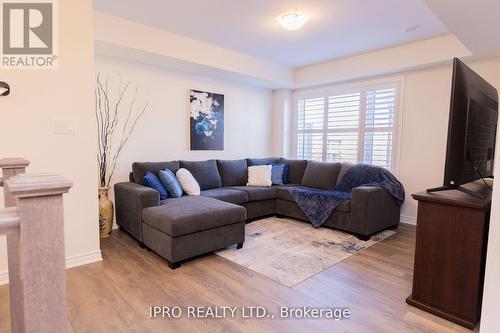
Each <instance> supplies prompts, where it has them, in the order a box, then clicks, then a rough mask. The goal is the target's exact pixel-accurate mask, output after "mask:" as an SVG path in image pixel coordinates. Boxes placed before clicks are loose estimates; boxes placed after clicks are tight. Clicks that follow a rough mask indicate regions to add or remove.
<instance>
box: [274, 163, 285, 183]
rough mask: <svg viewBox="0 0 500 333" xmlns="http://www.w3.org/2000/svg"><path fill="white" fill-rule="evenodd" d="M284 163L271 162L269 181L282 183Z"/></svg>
mask: <svg viewBox="0 0 500 333" xmlns="http://www.w3.org/2000/svg"><path fill="white" fill-rule="evenodd" d="M285 169H286V164H285V163H280V164H273V165H272V170H271V182H272V183H273V185H283V184H284V183H285V182H284V177H285Z"/></svg>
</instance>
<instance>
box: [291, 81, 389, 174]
mask: <svg viewBox="0 0 500 333" xmlns="http://www.w3.org/2000/svg"><path fill="white" fill-rule="evenodd" d="M396 87H397V85H396V84H392V85H385V86H380V87H362V88H358V89H353V90H351V91H350V92H347V93H342V94H336V93H327V94H323V95H322V96H314V97H311V98H299V99H298V101H297V128H296V129H297V136H296V140H297V141H296V142H297V146H296V148H297V150H296V151H297V158H301V159H311V160H320V161H328V162H333V161H349V162H353V163H368V164H374V165H378V166H381V167H384V168H387V169H391V168H392V167H393V157H394V137H395V127H394V123H395V114H396V97H397V88H396Z"/></svg>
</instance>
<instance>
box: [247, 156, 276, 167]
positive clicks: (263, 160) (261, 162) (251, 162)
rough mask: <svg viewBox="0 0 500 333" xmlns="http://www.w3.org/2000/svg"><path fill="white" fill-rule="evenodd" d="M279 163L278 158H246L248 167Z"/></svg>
mask: <svg viewBox="0 0 500 333" xmlns="http://www.w3.org/2000/svg"><path fill="white" fill-rule="evenodd" d="M279 162H280V158H279V157H268V158H247V164H248V166H254V165H268V164H278V163H279Z"/></svg>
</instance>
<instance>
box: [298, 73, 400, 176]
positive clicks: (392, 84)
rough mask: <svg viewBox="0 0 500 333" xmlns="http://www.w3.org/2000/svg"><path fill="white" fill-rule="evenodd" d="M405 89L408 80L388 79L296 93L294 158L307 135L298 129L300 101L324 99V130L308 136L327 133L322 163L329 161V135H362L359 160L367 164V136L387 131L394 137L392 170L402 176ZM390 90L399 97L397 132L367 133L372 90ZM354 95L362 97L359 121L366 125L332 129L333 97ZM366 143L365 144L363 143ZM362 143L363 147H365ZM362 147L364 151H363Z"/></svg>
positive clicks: (324, 135)
mask: <svg viewBox="0 0 500 333" xmlns="http://www.w3.org/2000/svg"><path fill="white" fill-rule="evenodd" d="M404 87H405V78H404V77H403V76H396V77H390V78H386V79H374V80H364V81H356V82H352V83H348V84H335V85H328V86H323V87H320V88H312V89H300V90H295V91H294V93H293V98H292V101H293V117H292V133H293V135H292V147H293V148H292V149H293V151H292V153H293V156H294V158H297V153H298V152H297V150H298V149H297V148H298V147H297V143H298V134H299V133H300V132H302V133H305V132H304V131H302V130H300V131H299V129H298V113H299V110H298V101H299V100H301V99H311V98H321V97H322V98H324V101H325V103H324V112H323V116H324V120H323V129H321V130H314V131H307V132H308V133H313V132H315V133H323V143H322V146H323V147H322V160H323V161H325V159H326V157H327V154H326V153H327V149H328V148H327V146H328V145H327V142H328V139H327V138H328V134H329V133H349V132H353V131H356V132H358V152H357V153H358V154H357V160H358V161H363V160H364V153H365V152H364V147H365V142H364V140H365V134H366V133H367V132H375V133H376V132H383V131H384V129H388V130H390V131H391V132H392V133H393V138H392V156H391V168H390V169H389V170H390V171H391V172H392V173H393V174H395V175H398V173H399V164H400V163H399V162H400V146H401V128H402V119H403V113H404V105H403V101H404ZM388 88H395V89H396V96H395V100H394V119H393V121H394V126H393V128H385V127H383V128H380V127H378V128H372V129H367V128H366V127H365V122H366V93H367V91H370V90H374V89H376V90H383V89H388ZM352 93H360V110H359V111H360V115H359V119H360V120H361V119H364V121H360V122H359V123H358V127H357V128H356V129H353V128H345V129H338V128H337V129H328V104H329V97H330V96H336V95H343V94H352ZM361 140H363V141H361ZM361 142H362V144H361ZM360 147H361V148H360Z"/></svg>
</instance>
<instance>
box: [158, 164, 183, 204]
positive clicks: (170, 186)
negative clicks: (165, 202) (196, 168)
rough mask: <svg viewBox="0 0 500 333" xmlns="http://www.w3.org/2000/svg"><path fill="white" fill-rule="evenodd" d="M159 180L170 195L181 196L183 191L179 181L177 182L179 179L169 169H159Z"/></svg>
mask: <svg viewBox="0 0 500 333" xmlns="http://www.w3.org/2000/svg"><path fill="white" fill-rule="evenodd" d="M160 180H161V182H162V183H163V185H164V186H165V188H166V189H167V192H168V194H169V195H170V196H171V197H173V198H180V197H182V193H183V192H184V191H183V190H182V186H181V183H179V180H178V179H177V177H176V176H175V175H174V173H173V172H172V171H170V170H169V169H165V170H160Z"/></svg>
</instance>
